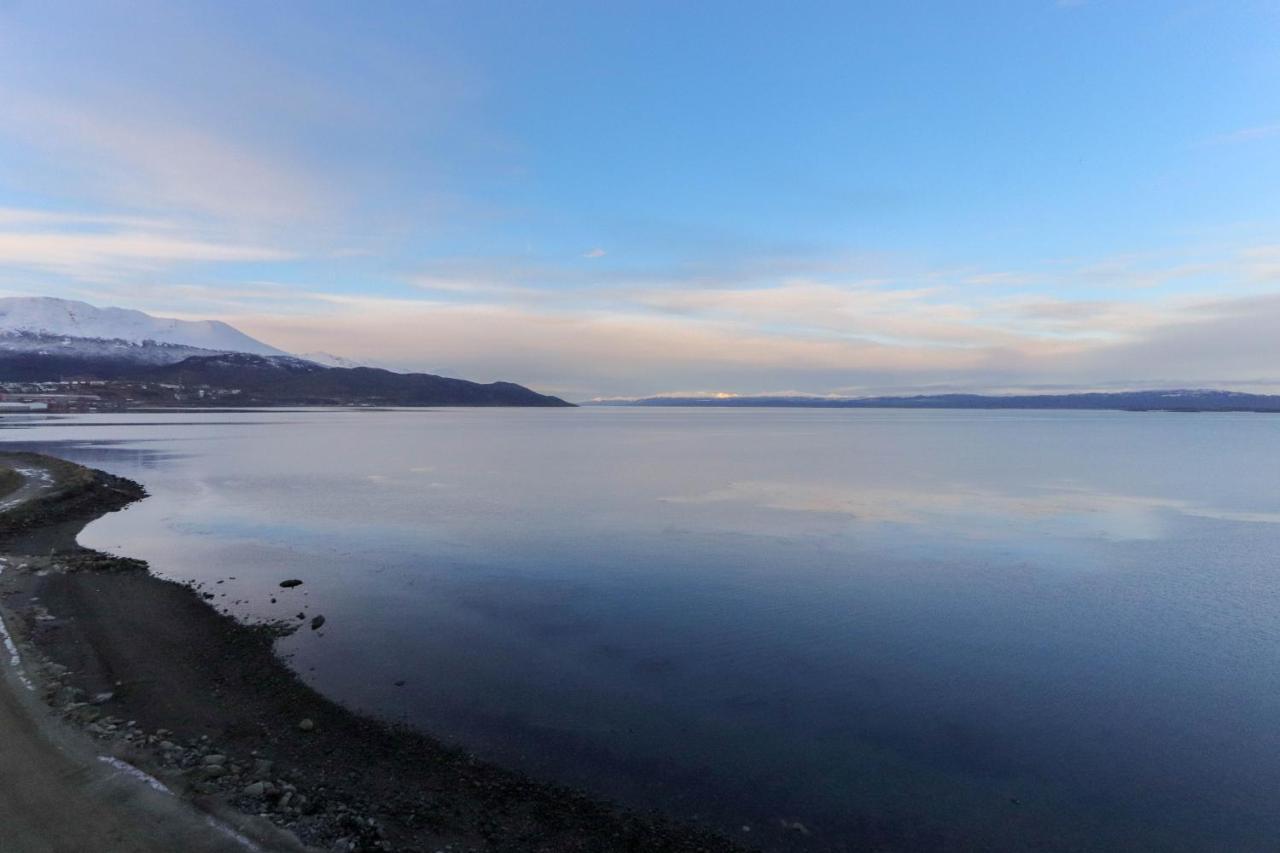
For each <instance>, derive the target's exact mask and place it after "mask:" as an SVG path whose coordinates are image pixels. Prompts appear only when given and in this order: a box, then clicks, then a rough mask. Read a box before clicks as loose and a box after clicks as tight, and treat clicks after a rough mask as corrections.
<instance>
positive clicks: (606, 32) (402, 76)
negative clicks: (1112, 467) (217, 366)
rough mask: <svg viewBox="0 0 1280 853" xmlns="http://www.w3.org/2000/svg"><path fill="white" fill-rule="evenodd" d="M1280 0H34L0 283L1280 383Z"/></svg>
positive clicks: (457, 355) (428, 337)
mask: <svg viewBox="0 0 1280 853" xmlns="http://www.w3.org/2000/svg"><path fill="white" fill-rule="evenodd" d="M1278 43H1280V2H1247V0H1243V1H1242V2H1232V3H1216V2H1215V3H1210V2H1180V1H1179V0H1168V2H1118V0H1087V2H1081V0H1074V2H1055V0H1043V2H1042V1H1041V0H1019V2H988V3H959V2H954V3H953V2H936V0H935V2H928V3H925V2H920V3H912V2H892V3H890V2H884V3H853V2H842V3H818V2H801V3H787V4H782V3H753V2H732V3H729V2H725V3H713V2H704V3H687V2H680V3H675V2H671V3H665V2H644V3H599V2H593V3H587V2H582V3H577V2H544V3H517V2H514V0H513V1H512V2H503V3H497V2H492V3H486V2H467V3H443V2H441V3H426V2H424V3H402V4H397V3H380V4H351V3H273V4H261V3H248V2H245V3H235V2H219V3H207V4H187V3H124V2H121V3H110V4H105V3H104V4H92V3H58V2H49V3H31V2H8V3H4V4H0V291H2V292H3V293H6V294H45V295H54V296H64V297H72V298H80V299H85V300H88V301H91V302H95V303H99V304H117V305H125V306H128V307H136V308H141V309H144V310H148V311H151V312H153V313H159V314H168V315H175V316H184V317H217V318H221V319H226V320H228V321H230V322H233V323H235V324H236V325H238V326H240V327H241V328H243V329H245V330H246V331H248V332H250V333H251V334H255V335H257V336H259V337H262V338H264V339H266V340H268V341H270V342H271V343H274V344H276V345H278V346H282V347H285V348H290V349H293V350H295V351H315V350H324V351H330V352H335V353H338V354H341V355H345V356H350V357H354V358H358V359H364V360H370V361H373V362H376V363H382V364H387V365H392V366H396V367H400V368H408V369H425V370H431V371H433V372H442V373H448V374H453V375H461V376H466V377H469V378H476V379H496V378H505V379H512V380H515V381H521V382H525V383H527V384H530V385H533V386H535V387H538V388H540V389H543V390H548V391H553V392H558V393H562V394H566V395H568V396H571V397H574V398H587V397H591V396H597V395H602V396H609V395H628V394H650V393H664V392H679V391H707V390H714V391H728V392H738V393H758V392H778V391H803V392H812V393H871V392H881V391H897V390H905V389H941V388H959V389H983V390H1001V389H1014V388H1019V389H1020V388H1036V387H1072V388H1078V387H1131V386H1137V385H1143V386H1146V385H1187V384H1190V385H1209V384H1213V385H1223V386H1229V387H1240V388H1259V389H1262V388H1280V335H1277V334H1275V332H1274V330H1275V329H1278V328H1280V85H1278V84H1280V51H1277V50H1275V46H1276V44H1278Z"/></svg>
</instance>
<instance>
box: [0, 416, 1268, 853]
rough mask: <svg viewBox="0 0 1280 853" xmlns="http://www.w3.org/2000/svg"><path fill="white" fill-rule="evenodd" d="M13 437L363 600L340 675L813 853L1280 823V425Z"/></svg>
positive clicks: (335, 662) (404, 425)
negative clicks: (133, 486)
mask: <svg viewBox="0 0 1280 853" xmlns="http://www.w3.org/2000/svg"><path fill="white" fill-rule="evenodd" d="M0 427H2V428H0V441H3V442H4V443H5V445H6V446H8V447H21V448H22V449H42V450H46V451H48V452H52V453H55V454H57V455H62V456H65V457H67V458H71V459H74V460H76V461H79V462H83V463H85V464H89V465H93V466H96V467H99V468H103V469H105V470H108V471H110V472H112V473H115V474H120V475H123V476H126V477H130V478H133V479H136V480H138V481H140V482H142V483H143V484H144V485H146V487H147V488H148V489H149V491H150V492H151V494H152V498H150V499H149V500H146V501H144V502H142V503H140V504H137V505H135V506H133V507H131V508H130V509H128V510H126V511H125V512H122V513H117V514H115V515H112V516H109V517H107V518H104V519H103V520H101V521H99V522H96V523H94V524H92V525H91V526H90V527H89V528H88V529H87V530H86V531H85V533H84V534H83V535H82V537H81V541H82V542H83V543H84V544H86V545H89V546H91V547H95V548H101V549H104V550H109V551H113V552H116V553H120V554H124V555H127V556H135V557H140V558H142V559H146V560H148V561H149V562H150V563H151V565H152V569H153V571H155V572H156V573H158V574H160V575H163V576H166V577H172V578H176V579H181V580H196V581H204V582H206V583H208V584H211V585H213V586H211V587H210V588H211V589H214V590H215V591H216V593H217V595H218V596H219V597H218V598H216V599H215V601H214V603H216V604H218V605H219V606H222V607H227V608H229V609H230V610H231V611H232V612H234V613H236V614H238V615H241V616H243V617H245V618H292V617H296V615H297V614H298V613H303V614H305V615H306V617H307V619H308V620H309V619H310V618H311V617H312V616H315V615H320V614H323V615H324V616H325V617H326V622H325V625H324V627H323V629H321V630H320V631H314V632H313V631H311V630H308V629H305V628H304V629H303V630H301V631H299V632H298V633H297V634H295V635H294V636H293V637H291V638H289V639H287V640H285V641H283V642H282V644H281V650H282V651H283V652H284V653H286V654H288V655H289V656H290V659H291V662H292V663H293V665H294V666H295V667H296V668H297V669H298V671H299V672H301V673H302V674H303V675H304V676H305V677H306V678H307V679H308V681H309V682H310V683H312V684H313V685H315V686H316V687H317V688H318V689H320V690H321V691H323V692H325V693H326V694H328V695H330V696H332V697H334V698H335V699H338V700H340V701H342V702H344V703H347V704H349V705H352V706H354V707H358V708H361V709H365V710H368V711H371V712H373V713H376V714H379V715H381V716H384V717H387V718H391V719H398V720H404V721H406V722H409V723H411V724H413V725H416V726H420V727H422V728H424V729H425V730H428V731H430V732H432V733H434V734H436V735H438V736H441V737H442V738H444V739H446V740H449V741H451V742H454V743H457V744H460V745H462V746H465V747H467V748H469V749H471V750H473V751H475V752H477V753H479V754H481V755H483V756H486V757H489V758H492V759H495V760H497V761H499V762H501V763H505V764H508V765H511V766H515V767H519V768H520V769H523V770H526V771H529V772H531V773H534V774H537V775H540V776H544V777H548V778H554V779H557V780H560V781H564V782H567V783H569V784H573V785H577V786H580V787H583V788H586V789H589V790H591V791H594V792H597V793H600V794H603V795H606V796H609V797H614V798H617V799H620V800H622V801H624V802H627V803H630V804H632V805H637V806H641V807H657V808H662V809H664V810H666V811H668V812H670V813H672V814H673V815H675V816H678V817H683V818H687V819H697V820H700V821H707V822H711V823H713V824H715V825H716V826H718V827H720V828H722V829H724V830H725V831H726V832H729V833H732V834H734V835H735V836H736V837H739V838H741V839H743V840H745V841H747V842H749V843H754V844H759V845H761V846H763V847H765V848H768V849H778V850H814V851H819V850H845V849H850V850H852V849H867V848H868V846H869V847H870V849H883V850H920V849H937V850H1188V851H1189V850H1233V851H1252V850H1259V851H1261V850H1275V849H1277V847H1278V846H1280V810H1277V809H1276V807H1275V803H1276V798H1277V793H1278V792H1280V727H1278V726H1277V720H1280V421H1278V420H1276V419H1275V418H1269V417H1266V416H1256V415H1248V414H1221V415H1186V414H1166V413H1142V414H1138V413H1118V412H1117V413H1110V412H975V411H929V412H910V411H890V410H884V411H871V410H863V411H815V410H800V411H796V410H680V409H661V410H637V409H577V410H554V411H533V410H482V411H468V410H438V411H379V412H373V411H351V410H342V411H276V412H244V413H221V414H219V413H208V412H203V413H196V414H148V415H141V414H139V415H92V416H76V417H67V418H59V419H54V420H42V419H38V418H30V419H27V418H24V419H13V418H5V419H3V420H2V421H0ZM290 577H294V578H300V579H302V580H303V581H304V583H303V585H302V586H300V587H298V588H296V589H294V590H283V589H280V588H279V586H278V583H279V581H280V580H283V579H285V578H290ZM219 580H221V581H223V583H221V584H216V581H219ZM224 594H225V595H224ZM272 598H275V599H276V601H275V603H272V601H271V599H272Z"/></svg>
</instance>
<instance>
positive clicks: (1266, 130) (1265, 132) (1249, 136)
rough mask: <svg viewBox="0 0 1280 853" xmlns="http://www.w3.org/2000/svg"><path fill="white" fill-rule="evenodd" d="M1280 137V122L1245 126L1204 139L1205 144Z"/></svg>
mask: <svg viewBox="0 0 1280 853" xmlns="http://www.w3.org/2000/svg"><path fill="white" fill-rule="evenodd" d="M1276 137H1280V122H1276V123H1275V124H1262V125H1257V126H1256V127H1244V128H1240V129H1239V130H1233V131H1231V132H1230V133H1222V134H1219V135H1217V136H1211V137H1209V138H1208V139H1206V140H1205V141H1204V144H1205V145H1239V144H1241V143H1247V142H1259V141H1261V140H1263V139H1275V138H1276Z"/></svg>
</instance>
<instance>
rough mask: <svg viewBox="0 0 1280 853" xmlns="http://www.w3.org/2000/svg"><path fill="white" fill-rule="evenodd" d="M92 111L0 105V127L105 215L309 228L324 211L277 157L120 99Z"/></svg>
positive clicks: (317, 188) (63, 103)
mask: <svg viewBox="0 0 1280 853" xmlns="http://www.w3.org/2000/svg"><path fill="white" fill-rule="evenodd" d="M102 103H103V102H101V101H98V102H94V103H86V102H80V101H76V100H72V99H65V98H64V99H58V98H51V97H41V98H32V97H23V96H20V95H15V96H7V97H6V98H5V99H4V101H3V104H2V105H0V127H2V128H3V129H4V131H5V133H6V134H7V135H8V136H9V137H10V138H11V139H18V140H23V141H25V142H26V144H27V146H28V148H29V149H30V151H31V153H32V155H33V156H34V158H35V160H36V161H37V162H42V163H44V164H45V167H46V169H47V172H46V173H45V174H44V175H42V177H43V178H45V179H47V178H48V177H49V174H48V173H52V174H56V175H63V176H66V175H68V174H69V175H71V176H73V179H74V182H75V183H76V185H77V189H78V190H79V191H81V192H83V191H87V192H89V193H90V194H92V195H93V196H95V197H97V198H98V199H99V200H101V201H105V202H107V203H110V204H113V205H118V206H128V207H136V208H143V209H148V210H165V211H180V212H183V213H187V214H202V215H208V216H214V217H218V218H223V219H231V220H248V221H281V220H284V219H289V218H304V219H312V218H314V217H315V215H316V213H317V212H318V211H321V210H326V209H328V208H329V207H330V206H331V205H332V199H331V197H330V196H331V193H330V192H329V191H328V190H326V189H325V188H324V187H323V186H322V185H321V184H320V183H319V182H316V181H314V180H312V179H311V178H310V177H309V176H308V175H306V174H305V173H304V172H303V171H301V170H300V169H299V168H298V167H297V166H296V165H295V164H293V163H291V162H289V161H288V160H287V159H286V158H285V157H283V156H276V155H272V154H270V153H268V152H267V151H265V150H263V149H261V148H255V147H254V146H251V145H249V144H247V143H245V142H243V141H238V140H235V139H231V138H228V137H227V136H225V135H223V134H220V133H217V132H214V131H212V130H209V129H202V128H200V127H199V126H198V125H197V124H196V123H194V122H190V121H187V120H186V119H183V118H181V117H178V116H168V117H166V116H165V114H164V113H154V112H151V111H149V110H145V109H133V108H131V105H130V103H129V101H128V99H111V100H110V101H109V103H110V107H109V109H108V108H106V107H104V106H103V105H102Z"/></svg>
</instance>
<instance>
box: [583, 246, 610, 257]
mask: <svg viewBox="0 0 1280 853" xmlns="http://www.w3.org/2000/svg"><path fill="white" fill-rule="evenodd" d="M607 254H609V253H608V252H606V251H605V250H604V249H601V248H599V247H598V246H597V247H596V248H594V249H589V250H587V251H585V252H583V253H582V257H584V258H603V257H604V256H605V255H607Z"/></svg>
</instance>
